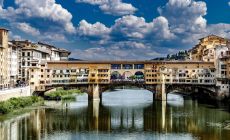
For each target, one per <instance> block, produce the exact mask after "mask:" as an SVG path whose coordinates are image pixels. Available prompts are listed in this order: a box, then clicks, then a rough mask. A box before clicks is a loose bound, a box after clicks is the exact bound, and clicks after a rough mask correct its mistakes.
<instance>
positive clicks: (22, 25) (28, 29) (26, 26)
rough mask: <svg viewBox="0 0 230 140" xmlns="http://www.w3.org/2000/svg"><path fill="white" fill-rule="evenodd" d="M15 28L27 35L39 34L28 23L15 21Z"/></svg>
mask: <svg viewBox="0 0 230 140" xmlns="http://www.w3.org/2000/svg"><path fill="white" fill-rule="evenodd" d="M15 25H16V28H17V29H19V30H21V31H23V32H25V33H27V34H29V35H33V36H38V35H40V31H39V30H38V29H36V28H34V27H32V26H30V24H28V23H25V22H23V23H16V24H15Z"/></svg>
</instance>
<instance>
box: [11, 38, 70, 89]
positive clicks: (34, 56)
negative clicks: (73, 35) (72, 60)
mask: <svg viewBox="0 0 230 140" xmlns="http://www.w3.org/2000/svg"><path fill="white" fill-rule="evenodd" d="M11 43H12V44H13V45H15V46H18V47H20V48H21V55H20V58H21V59H20V62H21V65H20V67H19V70H20V71H19V72H18V73H19V74H21V76H20V80H21V83H24V84H29V85H31V90H32V91H41V90H42V91H43V90H44V87H45V85H46V84H49V70H48V69H47V67H46V66H47V65H46V63H47V62H48V61H61V60H67V59H68V56H69V55H70V52H69V51H67V50H65V49H60V48H56V47H55V46H52V45H49V44H45V43H41V42H38V43H33V42H30V41H28V40H25V41H15V40H13V41H11Z"/></svg>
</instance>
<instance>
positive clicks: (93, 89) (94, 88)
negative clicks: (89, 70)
mask: <svg viewBox="0 0 230 140" xmlns="http://www.w3.org/2000/svg"><path fill="white" fill-rule="evenodd" d="M101 97H102V95H100V86H99V84H90V85H89V86H88V100H100V98H101Z"/></svg>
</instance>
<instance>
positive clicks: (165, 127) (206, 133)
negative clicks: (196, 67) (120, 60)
mask: <svg viewBox="0 0 230 140" xmlns="http://www.w3.org/2000/svg"><path fill="white" fill-rule="evenodd" d="M152 97H153V96H152V93H150V92H148V91H145V90H131V89H126V90H117V91H113V92H106V93H103V100H102V102H99V101H94V102H89V103H88V100H87V95H82V96H79V97H78V98H77V101H76V102H71V103H67V104H64V105H62V104H61V103H57V102H48V103H47V104H49V106H46V107H41V108H39V109H33V110H31V111H28V112H26V113H25V112H24V113H21V114H20V115H12V114H9V115H7V116H1V117H0V140H78V139H82V140H88V139H92V140H107V139H109V140H114V139H118V140H127V139H128V140H129V139H130V140H142V139H150V140H152V139H153V140H158V139H159V140H168V139H169V140H193V139H198V140H229V139H230V113H229V112H228V111H226V110H225V109H224V108H215V107H214V106H210V105H206V104H200V103H198V101H196V100H191V99H188V100H181V99H182V98H181V97H180V96H179V99H178V101H168V102H160V101H153V100H152ZM51 104H52V105H51ZM51 106H52V107H51Z"/></svg>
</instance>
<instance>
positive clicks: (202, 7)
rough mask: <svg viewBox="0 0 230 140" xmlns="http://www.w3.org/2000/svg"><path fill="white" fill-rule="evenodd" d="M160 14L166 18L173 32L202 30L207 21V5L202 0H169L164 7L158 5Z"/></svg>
mask: <svg viewBox="0 0 230 140" xmlns="http://www.w3.org/2000/svg"><path fill="white" fill-rule="evenodd" d="M158 11H159V13H160V15H162V16H164V17H165V18H167V19H168V21H169V24H170V26H171V30H172V31H173V32H174V33H185V32H202V31H204V30H205V28H206V24H207V21H206V19H205V18H204V17H203V16H205V15H206V14H207V6H206V3H205V2H203V1H194V0H169V2H168V3H167V4H166V5H165V6H164V7H159V8H158Z"/></svg>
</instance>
